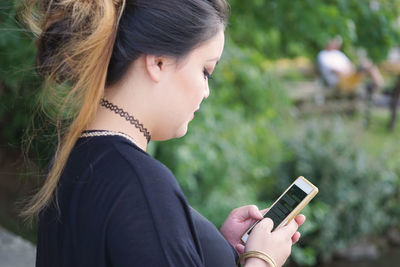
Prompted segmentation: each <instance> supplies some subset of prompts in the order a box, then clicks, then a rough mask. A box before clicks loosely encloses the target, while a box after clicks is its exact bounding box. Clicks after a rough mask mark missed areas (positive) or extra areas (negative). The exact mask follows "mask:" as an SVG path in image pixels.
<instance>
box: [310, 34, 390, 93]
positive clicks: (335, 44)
mask: <svg viewBox="0 0 400 267" xmlns="http://www.w3.org/2000/svg"><path fill="white" fill-rule="evenodd" d="M341 47H342V38H341V37H339V36H338V37H335V38H333V39H331V40H330V41H329V42H328V43H327V45H326V47H325V49H324V50H322V51H321V52H319V54H318V56H317V65H318V69H319V72H320V74H321V77H322V79H323V81H324V83H325V84H326V85H327V86H328V87H330V88H337V89H339V90H340V91H343V92H353V91H355V90H356V89H357V87H358V86H359V85H360V84H361V83H362V81H363V79H364V77H365V76H368V77H370V79H371V82H372V84H373V86H374V87H375V88H381V87H382V86H383V78H382V75H381V73H380V72H379V70H378V68H377V67H375V66H374V65H373V64H372V63H371V62H370V61H369V60H368V59H366V58H365V59H362V62H361V67H360V68H359V69H357V68H356V67H355V66H354V64H353V63H352V62H351V61H350V59H349V58H348V57H347V56H346V55H345V54H344V53H343V52H342V51H340V48H341Z"/></svg>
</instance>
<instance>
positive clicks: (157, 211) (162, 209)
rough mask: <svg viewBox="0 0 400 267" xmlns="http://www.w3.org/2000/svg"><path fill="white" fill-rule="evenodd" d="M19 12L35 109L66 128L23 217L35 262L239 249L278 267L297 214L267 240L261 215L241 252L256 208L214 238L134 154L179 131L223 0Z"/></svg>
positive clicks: (227, 256)
mask: <svg viewBox="0 0 400 267" xmlns="http://www.w3.org/2000/svg"><path fill="white" fill-rule="evenodd" d="M25 11H26V13H25V18H27V20H28V22H30V24H31V26H32V29H34V30H35V31H36V32H37V33H38V35H39V39H38V53H37V62H38V71H39V73H40V74H41V75H43V76H44V77H45V78H46V82H47V86H46V88H47V91H46V94H45V96H47V98H46V100H45V101H47V102H46V103H47V104H48V103H49V102H50V101H51V100H53V102H55V103H56V104H58V106H57V109H56V110H57V113H56V114H57V117H56V123H57V125H62V126H65V125H67V127H63V128H62V129H63V130H61V129H60V133H61V134H60V136H61V137H60V140H59V146H58V148H57V151H56V153H55V156H54V160H53V162H52V163H51V167H50V170H49V173H48V176H47V178H46V181H45V182H44V185H43V187H42V188H41V190H40V191H39V192H38V194H37V195H36V196H35V197H34V198H33V199H32V202H31V204H30V205H29V206H28V207H27V209H26V210H25V215H30V216H38V218H39V232H38V245H37V262H36V266H38V267H43V266H49V267H50V266H51V267H54V266H74V267H76V266H96V267H101V266H235V262H236V261H237V256H238V254H242V253H243V252H244V251H247V252H250V254H251V251H258V252H257V253H255V254H254V253H253V254H254V255H253V254H251V255H253V256H252V257H250V258H248V259H247V260H246V262H245V266H271V267H272V266H273V265H274V264H276V265H277V266H281V265H282V264H283V263H284V262H285V260H286V259H287V257H288V256H289V254H290V249H291V246H292V244H293V243H294V242H296V241H297V240H298V239H299V237H300V234H299V233H298V232H296V231H297V228H298V226H299V225H301V224H302V223H303V222H304V220H305V218H304V216H298V217H296V219H295V220H294V221H292V222H291V223H290V224H288V225H287V226H285V227H283V228H281V229H279V230H277V231H274V232H271V229H272V224H273V223H272V220H270V219H264V220H263V221H262V222H261V223H259V224H258V225H257V227H256V228H255V229H254V230H253V232H252V234H251V235H250V237H249V239H248V242H247V245H246V247H244V246H243V245H242V244H241V242H240V237H241V235H242V234H243V233H244V232H245V231H246V230H247V229H248V228H249V227H250V226H251V225H252V224H253V223H254V222H255V220H257V219H262V214H261V212H260V211H259V210H258V209H257V207H255V206H251V205H250V206H245V207H241V208H238V209H235V210H234V211H232V213H231V214H230V215H229V216H228V218H227V219H226V221H225V223H224V224H223V226H222V228H221V231H218V230H217V229H216V228H215V227H214V226H213V225H212V224H211V223H210V222H209V221H208V220H207V219H205V218H204V217H203V216H201V215H200V214H199V213H198V212H197V211H195V210H194V209H193V208H191V207H190V205H189V204H188V203H187V201H186V199H185V196H184V194H183V193H182V191H181V189H180V187H179V185H178V183H177V181H176V179H175V177H174V176H173V174H172V173H171V172H170V171H169V170H168V169H167V168H166V167H165V166H164V165H163V164H161V163H160V162H158V161H157V160H155V159H154V158H152V157H151V156H150V155H148V154H147V153H146V152H145V151H146V147H147V144H148V142H149V141H150V140H168V139H171V138H177V137H181V136H183V135H185V133H186V132H187V127H188V123H189V122H190V121H191V120H192V119H193V117H194V113H195V112H196V111H197V110H198V109H199V108H200V104H201V102H202V101H203V100H204V99H206V98H207V97H208V95H209V87H208V78H209V77H210V75H211V73H212V72H213V70H214V68H215V66H216V64H217V62H218V61H219V59H220V57H221V54H222V50H223V46H224V29H225V26H226V22H227V16H228V15H227V14H228V8H227V3H226V2H225V1H224V0H168V1H166V0H126V1H124V0H91V1H88V0H80V1H78V0H75V1H74V0H46V1H43V0H42V1H38V0H28V1H26V9H25ZM33 18H35V19H38V20H36V21H33ZM66 88H67V90H66ZM60 95H61V97H58V96H60ZM65 122H67V123H65ZM250 254H249V253H247V255H248V256H249V255H250ZM251 255H250V256H251ZM260 255H261V256H260ZM274 262H275V263H274Z"/></svg>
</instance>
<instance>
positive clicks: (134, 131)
mask: <svg viewBox="0 0 400 267" xmlns="http://www.w3.org/2000/svg"><path fill="white" fill-rule="evenodd" d="M110 103H112V102H111V101H110ZM112 104H114V103H112ZM119 108H122V109H123V110H124V111H126V109H124V107H122V106H119ZM126 112H127V111H126ZM128 113H129V112H128ZM128 116H134V115H133V114H129V115H128ZM135 119H136V120H138V119H137V118H135ZM138 125H139V126H138ZM87 129H88V130H108V131H115V132H122V133H125V134H127V135H129V136H130V137H131V138H132V139H133V141H134V142H135V144H136V145H137V146H138V147H139V148H141V149H142V150H144V151H146V149H147V144H148V140H147V138H146V136H145V134H144V133H143V132H142V131H140V121H139V120H138V123H137V125H134V124H131V122H130V121H128V120H126V119H125V117H121V116H120V113H119V114H117V113H115V112H114V111H112V110H110V109H108V108H106V107H104V106H99V109H98V111H97V114H96V117H95V119H94V120H93V122H92V123H91V124H90V125H89V126H88V127H87ZM142 130H143V129H142ZM143 131H144V130H143Z"/></svg>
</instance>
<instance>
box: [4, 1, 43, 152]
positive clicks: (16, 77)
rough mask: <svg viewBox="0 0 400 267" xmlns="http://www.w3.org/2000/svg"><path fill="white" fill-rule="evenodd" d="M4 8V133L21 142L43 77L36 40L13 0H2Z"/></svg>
mask: <svg viewBox="0 0 400 267" xmlns="http://www.w3.org/2000/svg"><path fill="white" fill-rule="evenodd" d="M0 12H1V19H0V100H1V101H0V126H1V129H2V131H1V132H0V134H1V138H3V139H4V140H6V141H7V142H8V143H11V144H13V145H17V146H18V145H19V144H20V142H21V138H22V136H23V134H24V131H25V129H26V126H27V125H28V123H29V121H30V119H31V116H32V110H33V107H34V105H35V103H36V98H37V93H38V88H39V87H40V80H39V79H38V77H37V76H36V75H35V73H34V68H33V63H34V55H35V50H34V44H33V40H32V39H31V38H30V36H29V35H28V34H27V33H26V32H25V31H24V30H22V29H21V28H20V27H19V26H18V25H17V23H16V21H15V7H14V6H13V1H2V3H1V4H0Z"/></svg>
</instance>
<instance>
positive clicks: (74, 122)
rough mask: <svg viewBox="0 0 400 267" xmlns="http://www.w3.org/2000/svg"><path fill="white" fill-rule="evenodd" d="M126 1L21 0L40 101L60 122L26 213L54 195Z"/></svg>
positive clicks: (97, 89)
mask: <svg viewBox="0 0 400 267" xmlns="http://www.w3.org/2000/svg"><path fill="white" fill-rule="evenodd" d="M124 7H125V0H112V1H111V0H80V1H76V0H25V1H22V4H21V6H20V9H19V16H20V18H21V19H22V21H24V22H25V23H26V24H27V25H28V26H29V27H30V29H31V30H32V32H33V33H34V34H35V35H36V36H37V37H38V41H37V47H38V54H37V61H38V64H37V65H38V66H39V67H38V72H39V73H40V74H42V75H43V76H44V77H45V81H44V90H43V92H44V94H43V96H44V97H43V100H42V102H43V103H42V105H43V106H47V107H48V106H50V107H52V108H51V109H50V110H52V111H53V112H49V109H46V110H44V111H45V113H47V115H48V116H49V117H50V118H51V119H52V120H53V122H54V123H55V125H56V126H57V128H58V129H57V131H58V146H57V149H56V152H55V155H54V161H53V164H52V166H51V168H50V171H49V173H48V175H47V178H46V180H45V183H44V185H43V186H42V188H41V189H40V191H38V193H36V195H34V196H33V197H32V198H31V199H30V201H29V203H28V205H27V206H26V208H25V209H24V210H23V211H22V215H23V216H25V217H27V218H29V219H33V218H35V217H36V216H37V215H38V214H39V212H40V211H41V210H42V209H44V208H45V207H46V206H47V205H49V203H50V202H51V201H52V199H53V197H54V194H55V192H56V188H57V184H58V181H59V179H60V176H61V173H62V172H63V169H64V167H65V165H66V162H67V159H68V156H69V154H70V152H71V150H72V148H73V147H74V145H75V143H76V141H77V139H78V138H79V136H80V134H81V133H82V131H83V130H84V129H85V128H86V127H87V125H88V123H90V122H91V120H92V119H93V118H94V116H95V114H96V110H97V108H98V103H99V102H100V99H101V97H102V96H103V93H104V88H105V82H106V77H107V67H108V64H109V61H110V57H111V54H112V51H113V45H114V41H115V37H116V34H117V28H118V22H119V19H120V17H121V14H122V12H123V10H124ZM60 43H61V45H60ZM53 44H57V45H53ZM64 125H66V127H63V126H64ZM63 129H64V130H63Z"/></svg>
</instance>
